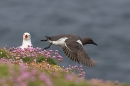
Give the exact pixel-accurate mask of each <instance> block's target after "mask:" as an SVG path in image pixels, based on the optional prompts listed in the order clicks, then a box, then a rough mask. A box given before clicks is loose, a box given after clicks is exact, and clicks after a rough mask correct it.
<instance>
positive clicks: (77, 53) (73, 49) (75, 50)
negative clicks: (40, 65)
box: [63, 38, 95, 67]
mask: <svg viewBox="0 0 130 86" xmlns="http://www.w3.org/2000/svg"><path fill="white" fill-rule="evenodd" d="M63 51H64V53H65V54H66V55H67V56H68V57H69V58H70V59H71V60H74V61H76V62H78V63H82V64H84V65H85V66H89V67H93V66H95V61H94V60H92V59H91V58H90V57H89V56H88V54H87V53H86V52H85V50H84V49H83V46H82V45H81V44H80V43H78V42H77V39H75V38H69V39H67V40H65V47H64V48H63Z"/></svg>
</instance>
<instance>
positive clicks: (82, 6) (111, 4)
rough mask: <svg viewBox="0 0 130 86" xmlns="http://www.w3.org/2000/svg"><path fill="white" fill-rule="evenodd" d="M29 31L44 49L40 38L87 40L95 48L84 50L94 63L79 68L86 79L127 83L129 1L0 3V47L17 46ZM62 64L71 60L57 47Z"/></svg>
mask: <svg viewBox="0 0 130 86" xmlns="http://www.w3.org/2000/svg"><path fill="white" fill-rule="evenodd" d="M24 32H29V33H30V34H31V36H32V43H33V45H34V47H40V48H44V47H46V46H48V45H49V43H48V42H41V41H40V40H41V39H45V37H44V36H46V35H47V36H53V35H57V34H64V33H72V34H77V35H79V36H81V37H84V36H89V37H91V38H92V39H93V40H94V41H95V42H96V43H97V44H98V45H99V46H95V45H86V46H84V49H85V50H86V52H87V53H88V54H89V56H90V57H91V58H92V59H94V60H96V61H97V62H98V64H97V65H96V67H94V68H89V67H85V66H84V67H83V69H84V70H85V72H86V79H91V78H99V79H103V80H113V81H114V80H118V81H120V82H127V83H130V0H0V46H1V47H4V46H5V45H8V46H10V47H18V46H20V45H21V44H22V35H23V33H24ZM50 49H52V50H59V54H60V55H62V56H63V58H64V59H63V62H61V63H60V64H59V65H61V66H68V65H69V64H71V65H79V64H77V63H76V62H74V61H71V60H70V59H69V58H68V57H67V56H66V55H65V54H64V53H63V51H62V49H61V48H60V47H56V46H51V48H50Z"/></svg>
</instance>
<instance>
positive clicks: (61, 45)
mask: <svg viewBox="0 0 130 86" xmlns="http://www.w3.org/2000/svg"><path fill="white" fill-rule="evenodd" d="M66 39H68V38H67V37H64V38H60V39H58V40H57V41H51V40H49V42H50V43H52V44H54V45H57V46H60V47H64V46H65V40H66Z"/></svg>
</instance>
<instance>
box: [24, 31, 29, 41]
mask: <svg viewBox="0 0 130 86" xmlns="http://www.w3.org/2000/svg"><path fill="white" fill-rule="evenodd" d="M23 39H24V40H30V39H31V35H30V33H27V32H25V33H24V34H23Z"/></svg>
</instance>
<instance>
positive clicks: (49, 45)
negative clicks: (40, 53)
mask: <svg viewBox="0 0 130 86" xmlns="http://www.w3.org/2000/svg"><path fill="white" fill-rule="evenodd" d="M51 45H52V43H50V44H49V46H48V47H45V48H44V50H45V49H48V48H50V47H51Z"/></svg>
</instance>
